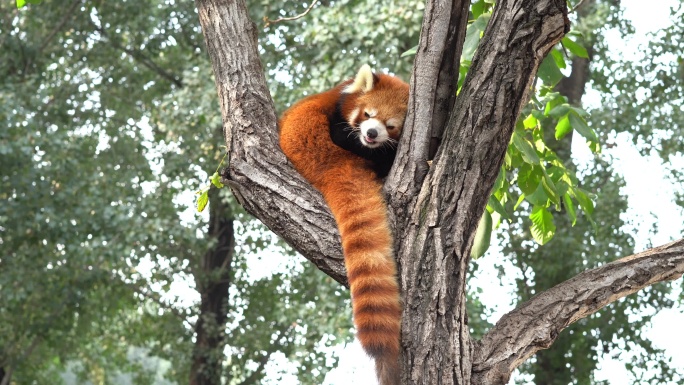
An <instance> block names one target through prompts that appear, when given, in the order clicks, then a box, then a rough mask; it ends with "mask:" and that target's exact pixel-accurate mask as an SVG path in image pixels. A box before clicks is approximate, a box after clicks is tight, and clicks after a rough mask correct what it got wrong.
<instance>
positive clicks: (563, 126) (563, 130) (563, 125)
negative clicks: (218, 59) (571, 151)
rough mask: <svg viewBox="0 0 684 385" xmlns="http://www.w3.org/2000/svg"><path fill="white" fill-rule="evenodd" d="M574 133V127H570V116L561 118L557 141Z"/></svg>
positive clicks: (557, 129) (557, 125) (557, 130)
mask: <svg viewBox="0 0 684 385" xmlns="http://www.w3.org/2000/svg"><path fill="white" fill-rule="evenodd" d="M570 132H572V126H571V125H570V119H568V115H565V116H564V117H562V118H560V120H559V121H558V124H556V134H555V137H556V140H560V139H562V138H564V137H565V135H567V134H568V133H570Z"/></svg>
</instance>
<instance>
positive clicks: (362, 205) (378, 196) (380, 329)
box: [321, 168, 401, 385]
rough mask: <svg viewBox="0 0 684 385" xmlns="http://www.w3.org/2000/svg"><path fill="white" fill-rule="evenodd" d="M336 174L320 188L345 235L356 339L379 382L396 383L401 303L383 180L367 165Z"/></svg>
mask: <svg viewBox="0 0 684 385" xmlns="http://www.w3.org/2000/svg"><path fill="white" fill-rule="evenodd" d="M338 171H342V170H338ZM338 177H339V178H340V179H344V180H338V181H337V182H335V183H332V184H327V183H326V186H322V187H323V188H321V191H322V192H323V195H324V197H325V199H326V201H327V202H328V205H329V206H330V209H331V211H332V213H333V215H334V216H335V219H336V220H337V225H338V227H339V230H340V236H341V238H342V249H343V251H344V261H345V266H346V268H347V278H348V280H349V286H350V288H351V298H352V309H353V313H354V324H355V325H356V329H357V337H358V339H359V341H360V342H361V345H362V346H363V348H364V350H365V351H366V352H367V353H368V354H369V355H370V356H372V357H373V358H374V359H375V367H376V372H377V375H378V380H379V382H380V385H398V384H399V348H400V347H399V340H400V332H401V304H400V302H399V285H398V283H397V277H396V275H397V268H396V263H395V261H394V256H393V249H392V234H391V232H390V229H389V225H388V221H387V206H386V204H385V201H384V199H383V196H382V184H381V183H380V181H378V180H377V178H376V176H375V174H374V173H373V172H371V171H369V170H366V169H349V168H344V170H343V172H340V173H339V174H338ZM326 187H328V188H326Z"/></svg>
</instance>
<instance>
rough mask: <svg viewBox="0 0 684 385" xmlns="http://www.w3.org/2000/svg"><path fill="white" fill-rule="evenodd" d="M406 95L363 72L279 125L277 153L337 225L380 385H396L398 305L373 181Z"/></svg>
mask: <svg viewBox="0 0 684 385" xmlns="http://www.w3.org/2000/svg"><path fill="white" fill-rule="evenodd" d="M408 96H409V86H408V84H406V83H405V82H403V81H402V80H400V79H399V78H397V77H394V76H390V75H385V74H380V73H373V72H372V71H371V69H370V67H369V66H368V65H364V66H362V67H361V69H360V70H359V72H358V73H357V74H356V76H355V77H354V78H353V79H349V80H347V81H344V82H342V83H341V84H339V85H337V86H336V87H334V88H332V89H330V90H328V91H325V92H323V93H320V94H316V95H312V96H309V97H307V98H305V99H303V100H301V101H299V102H297V103H296V104H294V105H293V106H292V107H290V109H288V110H287V111H285V113H283V115H282V117H281V119H280V122H279V125H280V147H281V148H282V150H283V152H284V153H285V155H286V156H287V158H288V159H289V160H290V161H291V162H292V164H293V165H294V167H295V168H296V169H297V171H299V173H300V174H301V175H302V176H304V178H306V179H307V180H308V181H309V182H310V183H311V184H312V185H313V186H314V187H315V188H317V189H318V190H319V191H320V192H321V193H322V194H323V197H324V198H325V201H326V202H327V204H328V206H329V207H330V211H332V213H333V216H334V217H335V220H336V222H337V226H338V228H339V231H340V236H341V239H342V250H343V252H344V262H345V266H346V268H347V279H348V281H349V286H350V289H351V298H352V310H353V315H354V324H355V325H356V330H357V337H358V339H359V341H360V342H361V345H362V346H363V348H364V350H365V351H366V352H367V353H368V354H369V355H370V356H372V357H373V358H374V359H375V367H376V372H377V375H378V380H379V382H380V384H381V385H397V384H399V349H400V346H399V342H400V341H399V340H400V331H401V330H400V328H401V304H400V299H399V284H398V282H397V277H396V275H397V268H396V263H395V260H394V255H393V254H394V253H393V248H392V242H393V241H392V234H391V231H390V228H389V224H388V221H387V207H386V204H385V201H384V197H383V195H382V180H381V179H380V178H382V177H384V176H386V175H387V173H388V172H389V170H390V168H391V166H392V162H393V161H394V157H395V155H396V144H397V141H398V139H399V135H400V134H401V130H402V128H403V124H404V118H405V116H406V109H407V105H408Z"/></svg>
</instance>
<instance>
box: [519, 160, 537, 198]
mask: <svg viewBox="0 0 684 385" xmlns="http://www.w3.org/2000/svg"><path fill="white" fill-rule="evenodd" d="M541 178H542V174H541V168H540V167H532V166H530V165H529V164H524V165H523V166H522V167H520V170H519V171H518V178H517V184H518V187H519V188H520V191H522V192H523V193H524V194H525V195H530V194H533V193H534V192H535V190H537V187H538V186H539V182H540V181H541Z"/></svg>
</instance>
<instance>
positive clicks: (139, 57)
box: [92, 23, 183, 88]
mask: <svg viewBox="0 0 684 385" xmlns="http://www.w3.org/2000/svg"><path fill="white" fill-rule="evenodd" d="M92 24H93V26H94V27H95V30H96V31H98V32H99V33H100V34H101V35H102V36H103V37H106V38H107V41H109V43H110V44H111V45H112V46H113V47H114V48H116V49H120V50H122V51H123V52H125V53H126V54H127V55H128V56H130V57H132V58H133V59H134V60H135V61H137V62H138V63H140V64H142V65H144V66H145V67H147V68H149V69H150V70H152V71H154V72H156V73H158V74H159V76H161V77H162V78H164V79H166V80H168V81H170V82H171V83H173V84H175V85H176V86H177V87H178V88H183V82H182V81H181V80H180V79H179V78H177V77H175V76H174V75H173V74H171V73H169V72H168V71H166V70H165V69H163V68H162V67H160V66H158V65H157V63H155V62H154V61H153V60H152V59H149V58H147V57H146V56H145V55H143V54H142V53H140V52H139V51H134V50H132V49H129V48H126V47H124V46H123V45H121V44H119V43H118V42H116V41H114V40H112V39H111V38H110V37H109V35H108V34H107V31H105V29H104V28H102V27H100V26H98V25H96V24H95V23H92Z"/></svg>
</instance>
